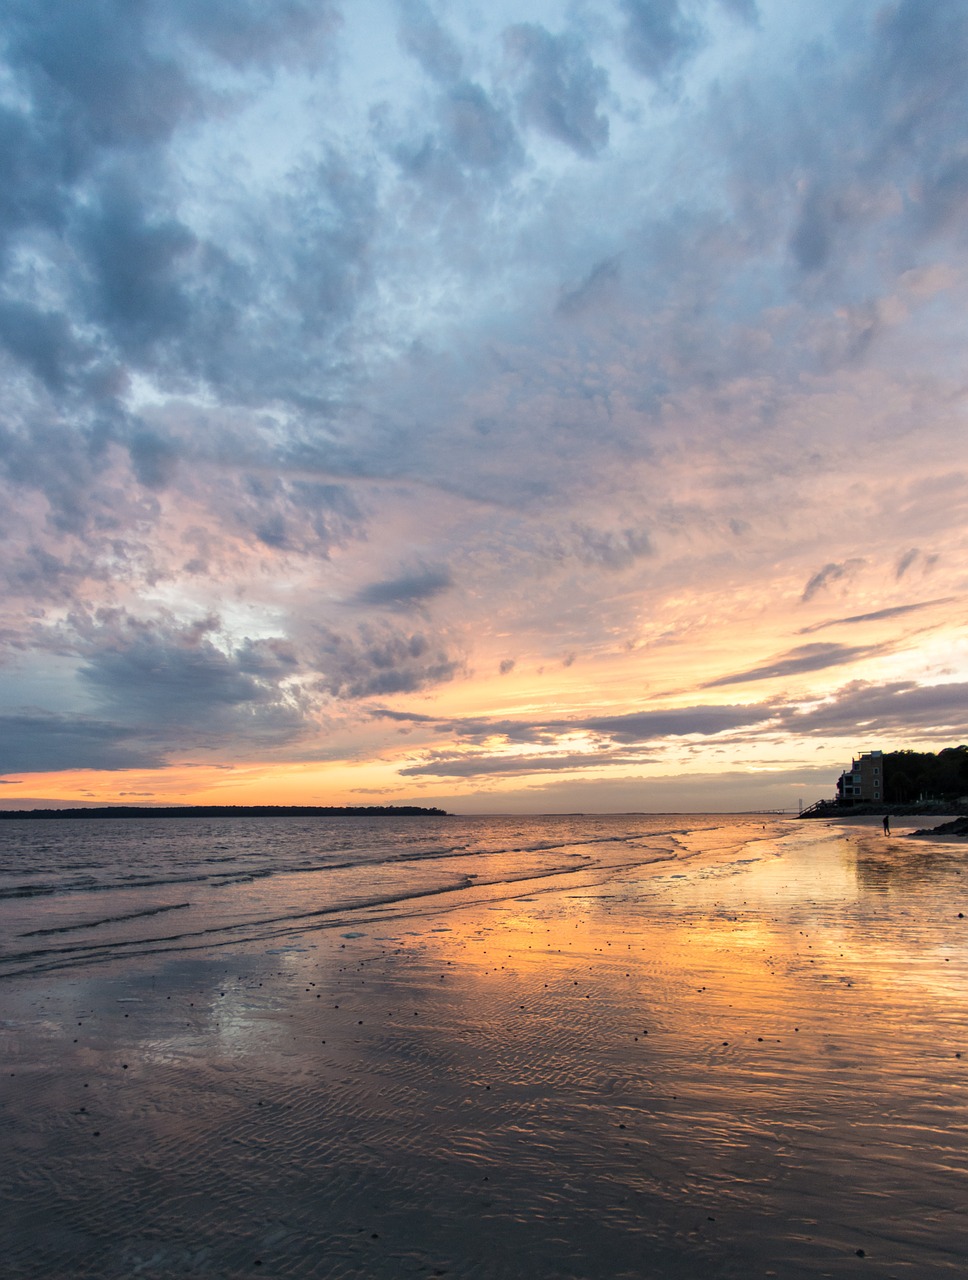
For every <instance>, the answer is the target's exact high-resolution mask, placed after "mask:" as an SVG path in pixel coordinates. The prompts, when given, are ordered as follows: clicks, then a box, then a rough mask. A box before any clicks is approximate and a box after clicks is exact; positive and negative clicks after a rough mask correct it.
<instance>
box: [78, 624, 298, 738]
mask: <svg viewBox="0 0 968 1280" xmlns="http://www.w3.org/2000/svg"><path fill="white" fill-rule="evenodd" d="M75 625H76V627H77V629H78V632H79V635H80V637H81V643H82V646H83V650H84V653H85V659H84V662H83V665H82V667H81V670H80V674H81V677H82V679H83V680H84V681H85V682H86V683H87V685H88V686H89V687H90V688H91V689H92V690H93V691H94V692H95V693H96V694H97V696H98V697H99V699H100V701H101V704H102V706H103V707H104V708H105V709H107V710H109V712H110V715H111V717H112V719H113V720H114V721H116V722H117V723H120V724H124V725H130V726H133V727H137V728H138V729H139V731H140V733H141V735H142V737H143V738H145V739H147V740H152V739H155V740H158V741H160V742H161V743H164V744H166V745H167V746H168V747H169V748H170V747H171V746H172V745H174V743H176V742H177V743H178V745H179V746H185V745H187V744H194V745H195V746H204V747H208V748H219V749H220V750H223V751H224V750H226V749H227V750H228V751H229V753H231V751H232V749H233V746H234V745H235V743H236V740H237V741H238V745H239V746H240V747H242V748H243V749H250V748H248V747H246V746H245V744H246V743H251V744H258V746H259V747H260V748H262V749H266V748H270V747H272V746H277V745H282V744H284V743H287V742H291V741H293V740H294V739H296V738H298V737H300V736H301V735H302V733H303V732H304V731H305V729H306V721H305V708H303V707H301V706H300V705H298V703H297V702H295V701H294V700H293V697H292V695H287V694H286V693H284V692H283V691H282V690H281V689H280V684H279V682H280V679H281V678H284V677H285V676H288V675H289V674H291V664H290V663H287V662H284V661H279V660H277V661H276V663H275V664H272V663H269V662H268V661H267V655H268V653H269V651H270V650H269V648H268V647H267V646H266V645H265V644H263V645H262V646H261V648H260V647H254V646H253V645H252V644H251V642H250V643H248V644H247V645H245V646H243V648H242V649H241V651H239V650H234V651H233V650H229V651H226V650H225V649H223V648H220V647H218V646H217V645H216V644H215V643H214V642H213V639H212V636H213V634H214V632H215V630H216V628H217V626H218V620H217V619H215V618H208V619H202V620H201V621H199V622H197V623H195V624H193V625H178V624H176V623H174V622H170V621H163V620H149V621H145V620H141V619H137V618H133V617H131V616H129V615H126V614H123V613H118V612H114V613H109V614H105V615H103V616H99V617H98V618H95V619H83V618H77V619H75ZM260 652H261V659H262V660H261V663H260V662H257V661H256V660H255V657H256V655H257V654H260ZM277 658H278V655H277Z"/></svg>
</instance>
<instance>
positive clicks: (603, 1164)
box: [0, 815, 968, 1280]
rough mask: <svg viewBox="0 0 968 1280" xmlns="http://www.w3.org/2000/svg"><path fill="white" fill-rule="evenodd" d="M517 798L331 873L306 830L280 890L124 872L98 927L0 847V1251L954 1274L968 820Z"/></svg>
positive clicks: (210, 1264)
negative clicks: (16, 891) (560, 809)
mask: <svg viewBox="0 0 968 1280" xmlns="http://www.w3.org/2000/svg"><path fill="white" fill-rule="evenodd" d="M258 821H259V820H253V824H256V823H258ZM347 821H352V820H347ZM479 821H480V822H481V823H484V820H479ZM530 821H531V826H530V827H528V829H527V831H526V832H523V833H522V838H521V839H520V840H518V841H517V842H515V839H511V838H509V833H510V832H511V831H512V830H517V828H514V827H513V826H512V825H508V826H507V827H506V828H504V829H498V826H496V825H495V824H493V823H492V825H491V826H490V827H487V828H486V831H485V827H484V826H480V827H474V826H473V824H472V823H470V822H469V820H462V819H455V820H453V824H452V825H451V826H449V827H447V828H445V830H444V834H443V835H441V834H439V833H438V834H433V833H430V832H429V831H428V832H427V833H426V834H425V833H424V832H423V829H422V828H410V829H408V830H409V831H410V832H413V833H414V834H413V835H409V834H407V831H404V832H403V834H401V835H400V836H399V838H398V843H397V844H396V845H394V846H393V847H392V848H391V847H390V844H391V843H392V842H388V841H386V840H385V841H384V854H383V856H382V857H381V858H378V859H376V858H371V859H370V862H369V864H368V865H367V866H366V867H365V868H364V871H362V872H361V871H360V866H361V865H362V864H361V862H360V859H359V858H357V859H355V860H354V856H353V854H352V850H351V848H350V846H352V845H353V843H354V841H355V842H356V844H359V845H360V846H361V847H362V844H363V843H365V842H364V841H361V837H360V835H359V832H360V830H361V829H360V828H357V829H355V830H356V834H354V829H353V828H348V831H349V834H348V835H346V836H345V837H343V836H341V837H340V838H341V839H342V840H343V842H344V845H345V846H346V847H344V848H342V851H341V852H340V855H339V858H336V857H335V856H334V857H333V858H331V859H330V860H329V861H328V862H327V863H326V876H327V877H328V880H326V881H325V883H327V884H330V885H334V884H337V883H338V884H339V886H340V888H339V892H338V893H337V892H336V891H335V890H333V889H332V888H330V889H327V890H326V893H325V894H323V893H322V892H321V888H320V886H321V884H323V883H324V881H323V880H322V879H321V876H322V874H323V870H322V865H321V864H320V865H313V864H312V861H311V858H310V857H309V852H311V850H309V846H308V844H307V841H308V840H309V839H310V836H309V835H306V836H305V837H302V836H301V841H302V843H301V844H300V846H299V847H300V849H301V850H303V853H301V854H300V857H302V858H303V861H302V862H299V861H298V860H296V859H295V855H293V860H292V862H291V865H289V867H288V871H287V876H288V878H287V880H286V882H285V883H284V884H283V883H281V878H280V877H273V876H272V875H261V874H260V875H256V874H255V872H254V871H252V867H251V866H250V865H249V864H248V863H246V867H247V869H248V871H250V872H252V874H251V876H250V878H248V879H246V877H245V876H244V875H239V876H238V877H237V878H233V877H231V876H228V875H225V876H224V878H223V881H220V882H219V883H218V884H217V885H215V884H211V883H210V882H209V881H204V882H203V881H201V880H195V881H191V882H189V877H188V875H187V873H186V875H185V876H183V877H182V878H181V879H180V880H179V879H178V878H177V877H175V876H174V873H172V875H167V873H166V876H167V878H166V876H161V877H159V876H155V877H154V878H155V880H160V883H155V884H148V883H147V881H148V880H149V879H150V877H149V876H148V874H147V872H146V873H145V875H144V876H143V877H142V879H143V880H144V881H145V883H144V884H142V885H140V886H139V885H138V884H134V885H130V884H126V885H117V886H111V887H110V892H111V894H113V895H114V897H113V899H112V900H116V901H117V902H118V904H119V906H118V908H117V909H116V910H115V911H114V915H115V916H116V917H117V918H118V919H117V921H114V922H113V923H111V924H110V925H109V926H108V927H109V928H110V929H112V930H113V931H114V932H113V933H112V934H111V935H110V939H109V942H108V943H102V942H99V941H98V939H99V937H100V935H99V934H98V930H99V929H101V930H102V931H103V930H104V928H105V925H104V924H103V923H101V922H100V921H99V920H96V919H95V918H94V914H92V913H93V912H94V908H93V906H91V905H84V903H83V902H82V901H81V899H82V898H83V894H82V893H80V892H79V891H76V885H75V886H74V888H73V889H72V892H71V894H66V893H65V894H61V893H60V892H59V891H58V892H53V891H49V888H50V885H51V884H54V881H53V880H52V879H51V875H52V873H50V872H49V870H48V871H45V872H44V873H43V874H42V873H41V872H40V871H37V872H36V874H32V875H31V876H27V877H24V875H22V874H21V875H20V876H19V878H18V876H17V875H15V874H13V873H10V874H9V875H8V879H7V880H6V881H5V883H8V885H10V886H14V887H15V882H16V884H20V885H21V887H24V886H27V887H29V886H30V885H35V887H36V894H34V895H33V896H27V895H26V891H25V895H24V897H23V898H22V900H21V901H20V902H19V903H18V901H16V900H15V899H12V898H8V899H7V906H6V909H7V915H6V916H5V917H4V921H5V934H6V936H7V953H6V956H5V965H6V967H5V969H3V971H2V976H0V1018H2V1023H0V1048H2V1061H3V1078H2V1081H0V1145H2V1149H3V1150H4V1152H5V1156H4V1159H3V1161H2V1167H0V1204H2V1209H0V1212H2V1215H3V1222H2V1238H0V1249H2V1255H0V1256H2V1258H3V1268H2V1273H3V1274H4V1275H5V1276H12V1277H42V1276H43V1277H58V1276H65V1277H67V1276H78V1277H83V1276H91V1277H94V1276H97V1277H127V1276H144V1277H167V1276H176V1275H177V1276H184V1275H189V1276H255V1275H261V1276H279V1277H283V1276H291V1277H304V1276H305V1277H309V1276H313V1277H316V1276H319V1277H378V1278H382V1277H393V1276H443V1275H447V1276H453V1277H482V1278H485V1277H493V1278H495V1280H498V1278H503V1277H516V1276H522V1275H528V1274H530V1275H534V1276H539V1277H575V1278H581V1277H587V1278H593V1277H603V1278H604V1277H653V1276H654V1277H672V1278H677V1277H687V1276H688V1277H696V1276H712V1277H719V1276H722V1277H737V1278H739V1277H753V1276H764V1277H766V1276H774V1275H775V1276H784V1277H791V1276H794V1277H796V1276H834V1277H839V1276H854V1275H857V1276H876V1277H893V1276H896V1277H917V1278H918V1280H920V1278H921V1277H933V1276H938V1277H942V1276H949V1275H951V1276H953V1275H957V1274H962V1273H963V1269H964V1264H965V1259H966V1258H968V1222H966V1219H965V1215H964V1203H965V1199H966V1193H968V1177H966V1175H968V1130H966V1123H965V1122H966V1118H968V1107H966V1097H965V1085H966V1071H968V1016H966V1015H968V950H966V946H965V941H966V937H968V932H966V931H968V921H966V919H965V917H966V916H968V878H966V874H965V856H964V853H963V852H962V850H961V848H960V846H958V845H956V844H953V843H952V842H951V841H948V842H943V841H937V842H932V841H931V840H930V838H928V839H925V838H921V839H919V840H916V841H915V840H908V839H907V838H906V831H907V829H906V828H905V827H903V826H901V827H897V828H896V829H895V832H894V834H893V835H892V836H891V837H890V838H887V837H884V836H883V834H882V833H881V831H880V820H879V819H872V820H868V821H865V820H860V821H857V822H854V823H850V822H846V823H840V824H838V823H833V822H827V821H818V822H799V823H798V822H797V821H795V820H789V819H783V818H775V817H760V816H749V817H729V816H715V815H711V816H709V817H707V818H702V819H699V818H693V817H691V816H682V815H673V816H672V817H665V818H662V817H654V818H642V817H639V816H634V815H631V816H627V817H613V818H609V819H608V820H604V819H603V820H591V819H588V820H581V819H580V818H577V817H576V818H572V819H568V820H565V819H547V820H539V819H534V820H530ZM542 821H544V823H545V825H544V826H543V827H542V826H541V822H542ZM583 821H584V825H583ZM940 821H941V819H939V822H940ZM569 824H570V825H569ZM12 825H13V824H10V823H8V824H5V826H7V827H10V826H12ZM45 825H46V824H45ZM919 825H922V826H923V825H924V820H923V819H922V820H919ZM912 829H913V828H912ZM146 830H147V829H146ZM234 830H236V829H235V828H233V831H234ZM305 830H306V831H308V828H307V829H305ZM340 830H341V831H342V830H343V828H340ZM260 831H261V833H262V834H261V835H260ZM247 832H248V834H247V835H246V836H245V840H246V841H248V842H249V844H250V845H251V848H249V853H248V854H246V856H247V857H248V856H249V854H251V857H252V858H256V857H257V855H258V854H260V852H262V851H263V846H265V845H266V844H267V843H271V842H269V841H267V839H266V838H265V837H266V833H267V832H269V833H270V834H271V832H270V831H269V828H266V827H262V828H261V829H260V828H259V827H258V826H257V825H251V826H250V827H249V828H247ZM230 834H231V833H230ZM14 835H15V833H14ZM14 835H11V836H10V837H9V839H11V840H12V839H14ZM149 836H150V833H149V835H146V836H145V840H146V841H148V840H149ZM525 837H526V838H525ZM25 838H26V837H25ZM44 838H45V839H50V838H51V837H50V833H48V834H47V836H45V837H44ZM78 838H80V837H78ZM131 838H132V836H131V833H130V832H129V833H127V834H124V835H122V834H120V833H115V834H114V835H113V836H111V839H114V840H122V839H128V840H130V839H131ZM151 838H154V837H151ZM158 838H159V839H160V838H161V837H158ZM376 838H377V837H374V839H376ZM396 838H397V837H395V839H396ZM30 839H34V840H37V839H40V837H30ZM233 839H241V837H237V836H233ZM475 841H476V843H475ZM487 841H490V843H489V844H488V843H486V842H487ZM399 842H404V843H399ZM214 843H215V842H214V839H213V838H210V839H209V843H208V845H207V846H206V847H208V848H209V849H210V850H211V849H212V848H214ZM332 843H333V842H332V841H331V844H332ZM304 846H305V848H304ZM485 846H486V847H485ZM38 847H39V846H38ZM145 847H148V846H147V845H146V846H145ZM293 847H295V846H293ZM333 847H335V845H334V846H333ZM370 847H372V846H370ZM247 848H248V845H247ZM407 848H410V849H411V850H413V849H415V848H416V853H413V852H412V853H411V854H410V855H408V854H407ZM307 850H309V852H307ZM304 854H305V856H303V855H304ZM233 855H234V851H233V850H231V849H230V850H229V851H228V852H226V853H224V855H223V854H215V853H211V856H212V857H215V856H224V857H225V858H226V859H227V860H229V861H231V858H232V857H233ZM45 856H46V855H45ZM152 856H154V855H152ZM367 856H369V855H367ZM408 856H409V857H410V861H407V858H408ZM362 857H363V854H360V858H362ZM38 859H39V855H38ZM148 861H150V858H149V859H148ZM341 864H345V865H341ZM35 865H36V866H38V867H39V866H40V861H39V860H38V861H37V862H36V863H35ZM65 865H66V864H65ZM172 865H174V862H172ZM232 865H233V866H235V864H234V863H233V864H232ZM253 865H254V864H253ZM261 865H262V864H260V866H261ZM193 866H194V864H193ZM474 867H476V868H477V870H476V871H475V870H471V869H470V868H474ZM8 871H9V867H8ZM59 874H61V875H62V877H63V875H64V874H66V873H64V872H59ZM71 874H74V873H73V872H72V873H71ZM85 874H87V873H85ZM193 874H194V872H193ZM45 876H46V879H45ZM337 877H342V879H337ZM176 881H177V883H176ZM58 883H66V881H63V880H62V881H60V882H58ZM192 885H194V886H195V887H192ZM361 885H368V886H370V888H371V890H372V888H373V886H377V889H378V891H375V892H374V891H371V892H369V893H364V892H363V890H362V888H361ZM199 886H202V887H201V888H200V887H199ZM202 888H204V891H205V892H207V893H209V894H210V898H211V900H210V902H209V903H208V904H207V905H204V909H203V907H202V905H200V904H199V902H198V901H196V899H198V898H199V895H200V894H201V892H202ZM408 889H409V891H408ZM87 892H88V894H89V897H90V895H91V894H94V895H95V896H96V895H99V894H101V895H103V894H107V893H108V886H106V885H105V884H101V883H100V882H99V883H98V885H96V886H93V887H92V886H89V887H88V890H87ZM340 895H341V896H340ZM44 897H47V898H49V899H50V903H49V904H48V905H47V907H46V908H45V906H44V903H43V901H42V899H43V898H44ZM324 898H325V901H323V899H324ZM189 900H191V903H192V904H193V905H184V906H183V905H182V904H183V902H188V901H189ZM139 902H141V903H142V908H141V910H142V912H143V913H144V914H142V915H141V916H139V915H138V903H139ZM273 904H275V909H274V910H270V909H269V908H270V907H272V905H273ZM159 908H164V909H165V910H157V909H159ZM45 910H46V911H47V916H46V917H45V916H44V911H45ZM99 910H101V908H100V907H99ZM149 912H157V913H156V914H153V915H150V914H148V913H149ZM85 913H87V914H86V915H85ZM95 914H96V913H95ZM102 915H103V911H102ZM28 917H29V918H28ZM44 918H47V919H49V920H52V921H53V922H54V923H53V924H51V925H49V926H44V925H43V924H42V923H39V922H40V921H42V919H44ZM105 918H106V917H105ZM178 918H181V919H185V920H189V919H191V921H192V926H191V928H189V927H187V926H185V927H184V928H179V929H176V928H174V927H173V926H172V924H171V921H172V920H175V919H178ZM16 920H20V921H21V926H20V935H28V934H29V935H30V938H29V939H27V938H26V937H25V936H20V935H18V937H17V938H14V940H13V941H12V942H11V938H12V937H13V934H14V933H15V932H16V930H15V929H14V928H13V925H12V923H11V922H13V921H16ZM45 927H48V928H50V929H53V928H57V929H59V930H61V932H59V933H57V934H53V933H50V934H48V935H45V934H43V933H42V932H41V930H42V929H43V928H45ZM206 930H207V931H208V932H207V933H206ZM18 939H19V940H18ZM31 939H32V940H31Z"/></svg>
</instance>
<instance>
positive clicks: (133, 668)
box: [0, 0, 968, 813]
mask: <svg viewBox="0 0 968 1280" xmlns="http://www.w3.org/2000/svg"><path fill="white" fill-rule="evenodd" d="M0 14H2V20H0V34H2V45H0V166H2V171H0V387H2V397H0V536H2V547H3V554H2V558H0V599H2V602H3V603H2V613H0V805H2V806H4V807H7V808H10V807H14V808H16V807H22V806H25V805H26V806H27V807H30V806H31V805H32V804H33V803H35V802H51V801H59V802H63V803H80V802H84V801H95V802H100V803H108V802H119V803H138V804H177V803H221V804H245V803H261V804H321V805H327V804H428V805H431V804H433V805H441V806H442V807H445V808H448V809H451V810H452V811H456V812H463V813H473V812H525V811H532V812H560V811H567V812H570V811H586V812H593V811H610V810H613V811H630V810H652V811H660V810H720V809H724V810H740V809H748V808H760V807H763V808H796V807H797V805H798V804H799V803H800V802H801V801H802V802H803V803H804V804H809V803H811V802H812V801H814V800H816V799H818V798H820V797H823V796H830V795H832V794H833V792H834V787H835V783H836V778H837V776H838V774H839V773H840V771H841V770H842V769H844V768H845V767H847V766H848V765H849V763H850V760H851V757H852V756H854V755H857V754H859V753H860V752H861V751H865V750H871V749H878V748H880V749H883V750H895V749H899V748H904V747H910V748H915V749H919V750H938V749H940V748H942V747H945V746H952V745H956V744H958V743H959V742H961V741H964V740H965V739H966V738H968V643H966V632H965V625H964V624H965V619H966V613H968V609H966V586H968V520H966V516H968V485H966V475H968V432H966V429H965V428H966V404H968V400H966V391H968V363H966V356H965V353H966V350H968V342H966V339H968V216H966V215H968V131H966V122H968V5H966V4H965V3H964V0H932V3H930V4H924V3H921V2H920V0H898V2H897V3H884V2H878V3H874V2H871V0H837V3H819V4H817V3H813V4H806V3H799V4H790V3H789V2H788V0H515V3H510V0H487V3H483V2H481V3H478V0H342V2H341V0H72V3H70V4H64V3H62V2H61V0H0Z"/></svg>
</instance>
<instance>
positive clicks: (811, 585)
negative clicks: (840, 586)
mask: <svg viewBox="0 0 968 1280" xmlns="http://www.w3.org/2000/svg"><path fill="white" fill-rule="evenodd" d="M863 563H864V561H863V560H861V559H859V558H857V557H854V558H852V559H850V560H844V561H842V562H841V563H839V564H838V563H835V562H833V561H831V562H830V563H829V564H825V565H824V567H823V568H822V569H818V570H817V572H816V573H815V574H814V575H813V577H812V578H811V579H810V581H809V582H808V583H807V585H806V586H805V587H804V588H803V595H802V596H801V597H800V599H801V601H802V602H803V603H804V604H806V602H807V601H808V600H812V599H813V597H814V596H815V595H816V594H817V592H818V591H823V590H824V589H825V588H826V587H829V586H830V584H831V583H832V582H839V581H840V580H841V579H842V578H846V577H849V576H850V574H851V573H853V572H854V570H855V569H859V568H860V567H861V566H862V565H863Z"/></svg>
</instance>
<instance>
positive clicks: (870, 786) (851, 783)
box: [837, 751, 887, 805]
mask: <svg viewBox="0 0 968 1280" xmlns="http://www.w3.org/2000/svg"><path fill="white" fill-rule="evenodd" d="M886 798H887V796H886V791H885V788H884V753H883V752H882V751H865V752H864V753H863V755H860V756H858V757H857V759H856V760H851V762H850V768H849V769H845V770H844V772H843V773H842V774H841V775H840V777H839V778H838V779H837V803H838V804H842V805H854V804H875V803H880V801H881V800H884V799H886Z"/></svg>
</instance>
